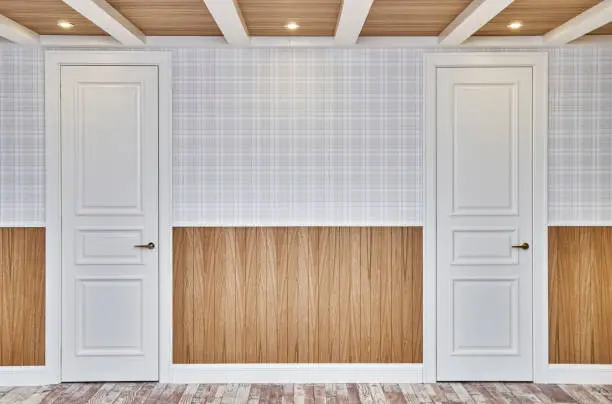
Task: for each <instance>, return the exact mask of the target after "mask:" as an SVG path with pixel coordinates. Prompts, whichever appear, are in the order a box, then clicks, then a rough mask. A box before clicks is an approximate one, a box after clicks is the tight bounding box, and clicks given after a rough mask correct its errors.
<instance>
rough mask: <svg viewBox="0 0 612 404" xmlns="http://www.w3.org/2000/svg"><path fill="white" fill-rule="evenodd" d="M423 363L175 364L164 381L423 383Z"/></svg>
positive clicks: (181, 382)
mask: <svg viewBox="0 0 612 404" xmlns="http://www.w3.org/2000/svg"><path fill="white" fill-rule="evenodd" d="M422 381H423V365H421V364H397V365H395V364H278V365H277V364H252V365H172V366H170V368H169V373H168V378H167V379H166V380H164V381H163V382H164V383H178V384H184V383H422Z"/></svg>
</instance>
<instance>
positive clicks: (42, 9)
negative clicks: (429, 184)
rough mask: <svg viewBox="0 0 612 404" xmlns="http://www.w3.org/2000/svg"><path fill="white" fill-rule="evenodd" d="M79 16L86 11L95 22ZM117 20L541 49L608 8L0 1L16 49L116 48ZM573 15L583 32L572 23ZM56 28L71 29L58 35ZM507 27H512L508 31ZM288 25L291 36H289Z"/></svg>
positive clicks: (424, 2)
mask: <svg viewBox="0 0 612 404" xmlns="http://www.w3.org/2000/svg"><path fill="white" fill-rule="evenodd" d="M485 3H486V7H485V6H483V4H485ZM69 4H70V5H69ZM71 6H72V7H71ZM604 6H605V7H604ZM73 7H74V8H73ZM593 7H595V9H597V10H598V11H597V13H599V14H598V15H599V16H598V18H595V16H594V15H593V14H595V12H594V11H593V10H594V9H593ZM76 10H80V11H81V13H83V15H81V13H79V12H78V11H76ZM83 10H93V11H92V12H93V14H95V15H90V14H88V13H89V11H88V12H84V11H83ZM491 10H494V12H493V13H491ZM587 10H588V11H587ZM589 13H591V14H589ZM231 14H233V16H232V15H231ZM117 15H119V16H120V18H119V20H123V22H121V21H119V22H118V23H117V24H115V28H116V27H117V26H118V27H119V29H121V27H122V24H123V25H126V26H129V27H128V28H126V29H127V30H128V31H130V30H131V31H132V32H133V37H134V38H145V37H152V36H155V37H157V36H172V37H176V36H180V37H223V36H225V38H226V40H228V42H231V41H230V39H229V38H243V40H242V44H244V43H245V40H246V41H247V43H248V41H249V38H252V37H285V38H286V37H329V38H333V37H334V36H336V38H337V37H338V36H340V35H342V38H348V44H350V43H351V42H352V43H354V41H356V40H357V38H358V37H359V36H361V37H439V36H440V35H441V34H443V33H445V35H446V31H448V30H449V28H448V27H449V26H450V27H451V28H453V29H455V30H460V31H462V32H461V35H460V39H461V41H460V42H463V40H465V39H467V38H469V37H471V36H474V37H482V36H486V37H511V36H514V37H515V36H528V37H533V36H535V37H542V38H543V41H544V40H546V38H548V37H550V36H548V37H546V36H545V35H546V34H547V33H549V32H551V31H552V30H555V29H557V28H558V27H559V26H561V25H564V24H565V25H564V32H563V36H562V39H567V38H569V39H570V40H573V39H575V38H578V37H580V36H582V35H584V34H587V33H588V31H589V30H590V31H592V33H593V34H596V35H612V24H609V23H610V22H612V0H514V1H512V0H476V1H474V2H473V1H472V0H436V1H433V0H352V1H351V2H349V1H347V0H344V1H343V0H0V17H2V16H3V17H6V18H4V19H2V18H0V28H3V27H2V26H1V25H2V24H4V26H5V28H4V30H2V29H0V35H3V36H5V37H6V38H7V39H9V40H13V41H16V42H19V38H20V36H19V35H26V36H29V37H34V38H35V36H36V35H37V34H38V35H63V36H74V35H77V36H83V35H86V36H107V35H109V34H108V33H110V34H111V35H112V36H114V37H115V38H116V39H117V40H119V41H120V42H123V41H121V39H120V38H117V34H116V31H113V29H109V28H108V26H106V25H105V24H104V23H101V21H107V20H108V19H109V18H111V19H112V18H115V19H116V18H118V17H117ZM579 15H582V16H584V18H585V19H586V21H587V23H586V24H585V23H584V21H581V22H580V24H578V23H574V21H575V20H576V17H577V16H579ZM582 16H581V18H582ZM602 16H603V17H602ZM7 19H8V20H7ZM59 21H67V22H69V23H71V24H72V25H73V26H72V27H71V28H69V29H64V28H61V27H59V26H58V22H59ZM92 21H93V22H92ZM340 22H342V24H341V23H340ZM511 23H516V25H517V26H520V27H519V28H518V29H514V30H513V29H510V28H509V24H511ZM289 24H294V25H295V26H296V29H289V28H288V26H289ZM578 25H580V26H578ZM19 27H23V28H24V31H23V32H15V35H12V34H13V32H12V31H11V30H19ZM584 27H587V28H588V29H587V32H583V31H584V30H585V28H584ZM566 28H569V29H571V30H574V31H575V35H574V32H571V35H570V34H568V33H567V32H566V31H567V30H566ZM338 30H340V31H341V32H340V33H339V32H338ZM557 31H559V30H557ZM2 32H8V34H2ZM464 37H465V38H464ZM15 38H17V40H15ZM346 41H347V39H344V42H343V43H344V44H346V43H347V42H346ZM142 42H143V43H144V42H145V39H143V40H142ZM123 43H125V42H123Z"/></svg>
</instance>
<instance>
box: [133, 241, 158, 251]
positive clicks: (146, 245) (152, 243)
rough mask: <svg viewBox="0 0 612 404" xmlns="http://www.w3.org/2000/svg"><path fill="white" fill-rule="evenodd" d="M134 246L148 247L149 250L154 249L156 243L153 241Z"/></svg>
mask: <svg viewBox="0 0 612 404" xmlns="http://www.w3.org/2000/svg"><path fill="white" fill-rule="evenodd" d="M134 248H146V249H149V250H154V249H155V243H154V242H152V241H151V242H150V243H148V244H136V245H135V246H134Z"/></svg>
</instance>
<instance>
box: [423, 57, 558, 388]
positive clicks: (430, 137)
mask: <svg viewBox="0 0 612 404" xmlns="http://www.w3.org/2000/svg"><path fill="white" fill-rule="evenodd" d="M424 59H425V60H424V79H425V80H424V81H425V82H424V90H425V102H424V109H425V110H424V117H425V118H424V119H425V122H424V129H425V130H424V138H423V141H424V145H423V146H424V150H425V171H424V172H425V174H424V175H425V179H424V185H425V200H424V221H423V379H424V382H425V383H435V382H436V381H437V374H436V373H437V372H436V370H437V361H436V343H437V334H436V321H437V318H436V316H437V309H436V290H437V283H436V276H437V275H436V274H437V265H436V258H437V251H436V248H437V247H436V245H437V234H436V221H437V209H436V206H437V199H436V198H437V195H436V187H437V174H436V167H437V161H436V158H437V157H436V156H437V147H436V133H437V128H436V124H437V111H436V91H437V69H438V68H443V67H530V68H532V69H533V156H534V157H533V159H534V161H533V218H534V220H533V237H532V240H533V271H532V273H533V350H534V352H533V361H534V363H533V374H534V381H535V382H536V383H537V382H542V383H545V382H547V380H548V377H547V370H548V232H547V228H548V217H547V213H548V193H547V192H548V191H547V190H548V178H547V175H548V163H547V153H548V145H547V139H548V55H547V54H546V53H536V52H529V53H498V54H494V53H448V54H428V55H425V57H424Z"/></svg>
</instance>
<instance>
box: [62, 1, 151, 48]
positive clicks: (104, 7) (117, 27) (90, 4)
mask: <svg viewBox="0 0 612 404" xmlns="http://www.w3.org/2000/svg"><path fill="white" fill-rule="evenodd" d="M63 1H64V3H66V4H68V5H69V6H70V7H72V8H74V9H75V10H76V11H78V12H79V13H80V14H81V15H82V16H83V17H85V18H87V19H88V20H89V21H91V22H93V23H94V24H96V25H97V26H98V27H100V29H102V30H103V31H106V32H107V33H108V34H109V35H110V36H112V37H113V38H115V39H116V40H117V41H119V42H120V43H122V44H123V45H128V46H138V45H143V44H144V43H145V41H146V36H145V34H143V33H142V32H141V31H140V30H139V29H138V27H136V26H135V25H134V24H132V23H131V22H130V21H129V20H128V19H127V18H125V17H124V16H123V15H122V14H121V13H119V11H117V10H115V9H114V8H113V7H112V6H111V5H110V4H108V3H107V2H106V1H105V0H63Z"/></svg>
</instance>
